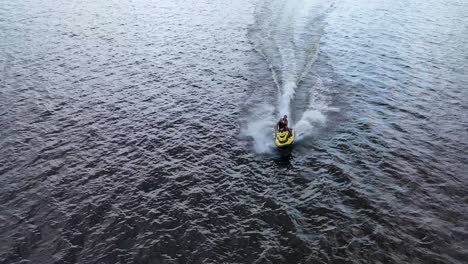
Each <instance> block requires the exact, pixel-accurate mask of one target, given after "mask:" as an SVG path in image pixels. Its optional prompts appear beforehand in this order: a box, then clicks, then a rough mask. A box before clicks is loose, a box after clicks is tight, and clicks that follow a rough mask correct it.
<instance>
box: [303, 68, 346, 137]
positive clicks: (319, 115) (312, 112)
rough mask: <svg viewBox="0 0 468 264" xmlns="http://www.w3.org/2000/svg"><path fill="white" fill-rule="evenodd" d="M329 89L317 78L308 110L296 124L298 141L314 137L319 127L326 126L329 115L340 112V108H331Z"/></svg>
mask: <svg viewBox="0 0 468 264" xmlns="http://www.w3.org/2000/svg"><path fill="white" fill-rule="evenodd" d="M328 87H329V86H328V85H325V84H324V81H323V80H322V79H321V78H320V77H317V79H316V82H315V84H314V86H313V87H312V88H311V90H312V92H311V95H310V99H309V105H308V108H307V109H306V111H304V113H303V114H302V116H301V118H300V119H299V121H298V122H297V124H296V133H297V140H298V141H300V140H302V139H304V138H306V137H307V136H311V135H313V134H314V132H315V131H316V129H317V128H318V127H320V126H323V125H325V123H326V122H327V117H326V114H327V113H329V112H338V111H339V109H338V108H336V107H331V106H330V104H331V99H330V96H329V95H328V94H329V91H328Z"/></svg>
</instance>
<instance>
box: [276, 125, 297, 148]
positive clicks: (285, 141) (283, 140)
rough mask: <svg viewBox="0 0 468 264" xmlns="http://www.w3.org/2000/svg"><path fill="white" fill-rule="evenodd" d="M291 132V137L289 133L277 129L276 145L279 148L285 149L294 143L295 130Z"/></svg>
mask: <svg viewBox="0 0 468 264" xmlns="http://www.w3.org/2000/svg"><path fill="white" fill-rule="evenodd" d="M290 130H291V135H289V133H290V132H289V131H279V130H278V127H275V145H276V146H277V147H278V148H285V147H288V146H291V145H292V144H293V143H294V129H292V128H291V129H290Z"/></svg>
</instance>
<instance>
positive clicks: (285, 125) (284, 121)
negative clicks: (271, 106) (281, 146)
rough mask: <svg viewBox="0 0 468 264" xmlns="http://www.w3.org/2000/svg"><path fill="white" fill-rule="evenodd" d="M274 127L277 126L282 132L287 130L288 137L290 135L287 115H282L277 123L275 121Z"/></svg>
mask: <svg viewBox="0 0 468 264" xmlns="http://www.w3.org/2000/svg"><path fill="white" fill-rule="evenodd" d="M276 127H277V128H278V131H280V132H283V131H288V137H290V136H291V129H289V127H288V116H287V115H284V116H283V118H281V119H280V120H279V121H278V123H276Z"/></svg>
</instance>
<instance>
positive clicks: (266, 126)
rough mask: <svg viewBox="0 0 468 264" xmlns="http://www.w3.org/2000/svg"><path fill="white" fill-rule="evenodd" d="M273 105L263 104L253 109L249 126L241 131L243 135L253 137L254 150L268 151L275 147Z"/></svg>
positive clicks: (259, 151)
mask: <svg viewBox="0 0 468 264" xmlns="http://www.w3.org/2000/svg"><path fill="white" fill-rule="evenodd" d="M274 110H275V108H274V107H273V106H272V105H268V104H263V105H259V106H257V107H256V108H255V109H253V114H252V115H253V116H251V120H250V121H249V122H248V124H247V127H245V128H243V129H242V131H241V135H242V136H246V137H249V138H252V139H253V143H254V150H255V152H257V153H268V152H271V150H272V149H273V148H274V147H275V144H274V141H273V127H272V124H274V122H275V120H274V118H273V116H274V115H273V112H274Z"/></svg>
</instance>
